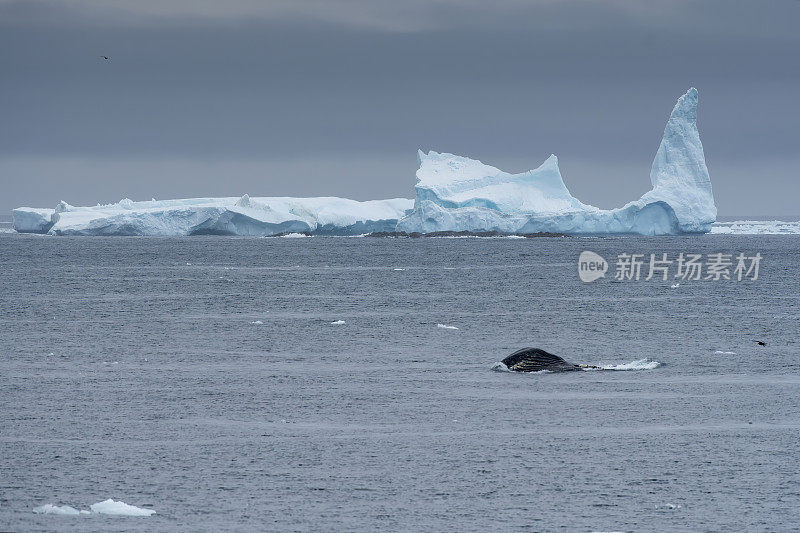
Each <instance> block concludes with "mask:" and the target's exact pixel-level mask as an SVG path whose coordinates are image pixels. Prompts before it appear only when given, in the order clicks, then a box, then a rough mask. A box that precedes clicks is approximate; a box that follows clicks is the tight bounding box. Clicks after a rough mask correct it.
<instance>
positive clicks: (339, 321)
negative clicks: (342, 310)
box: [331, 320, 345, 326]
mask: <svg viewBox="0 0 800 533" xmlns="http://www.w3.org/2000/svg"><path fill="white" fill-rule="evenodd" d="M344 323H345V322H344V320H334V321H333V322H331V326H341V325H342V324H344Z"/></svg>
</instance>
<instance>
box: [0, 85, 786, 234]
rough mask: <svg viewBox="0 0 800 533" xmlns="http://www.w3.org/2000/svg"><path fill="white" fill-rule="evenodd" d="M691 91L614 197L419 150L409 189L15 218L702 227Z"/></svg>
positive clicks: (173, 227)
mask: <svg viewBox="0 0 800 533" xmlns="http://www.w3.org/2000/svg"><path fill="white" fill-rule="evenodd" d="M697 99H698V95H697V90H696V89H694V88H692V89H689V91H688V92H687V93H686V94H684V95H683V96H682V97H681V98H679V99H678V102H677V104H676V105H675V107H674V109H673V110H672V114H671V115H670V117H669V120H668V122H667V125H666V128H665V129H664V135H663V137H662V139H661V144H660V146H659V148H658V151H657V152H656V156H655V159H654V160H653V165H652V168H651V170H650V183H651V185H652V189H651V190H650V191H649V192H647V193H645V194H644V195H643V196H642V197H641V198H640V199H638V200H635V201H632V202H629V203H628V204H626V205H624V206H622V207H620V208H617V209H611V210H603V209H599V208H597V207H594V206H591V205H588V204H584V203H582V202H581V201H579V200H578V199H577V198H575V197H574V196H572V194H570V192H569V190H567V187H566V185H565V184H564V180H563V179H562V177H561V171H560V170H559V167H558V159H557V158H556V156H555V155H551V156H550V157H549V158H548V159H547V160H546V161H545V162H544V163H543V164H542V165H541V166H539V167H538V168H536V169H534V170H530V171H528V172H524V173H521V174H509V173H507V172H503V171H501V170H499V169H497V168H495V167H492V166H489V165H486V164H484V163H481V162H480V161H477V160H474V159H469V158H466V157H461V156H457V155H452V154H447V153H437V152H434V151H430V152H428V153H427V154H426V153H424V152H422V151H421V150H420V151H419V152H418V159H419V169H418V170H417V173H416V176H417V184H416V186H415V193H416V198H415V199H414V200H409V199H405V198H395V199H391V200H371V201H364V202H359V201H356V200H349V199H346V198H337V197H319V198H290V197H261V198H251V197H250V196H248V195H246V194H245V195H244V196H242V197H240V198H235V197H229V198H191V199H183V200H161V201H159V200H149V201H141V202H134V201H132V200H130V199H127V198H125V199H123V200H120V201H119V202H117V203H114V204H106V205H97V206H94V207H75V206H72V205H70V204H68V203H66V202H61V203H59V204H58V206H56V208H55V209H41V208H30V207H20V208H17V209H15V210H14V211H13V219H14V229H16V230H17V231H19V232H25V233H48V234H51V235H156V236H174V235H257V236H271V235H283V236H286V237H300V236H306V235H305V234H307V233H311V234H314V235H363V234H366V233H371V232H393V231H405V232H408V233H411V232H420V233H430V232H435V231H469V232H490V231H497V232H500V233H509V234H522V233H536V232H550V233H571V234H608V233H611V234H626V233H629V234H642V235H664V234H681V233H706V232H708V231H711V230H712V224H713V223H714V221H715V220H716V215H717V208H716V206H715V205H714V197H713V195H712V191H711V181H710V180H709V176H708V169H707V168H706V163H705V156H704V153H703V145H702V144H701V142H700V134H699V133H698V131H697V124H696V122H697V101H698V100H697ZM607 185H608V186H610V187H613V186H614V184H613V183H608V184H607ZM743 225H744V224H739V225H738V226H737V224H736V223H731V224H727V225H717V226H715V227H714V228H713V231H714V232H716V233H724V232H736V231H738V230H739V229H740V226H743ZM767 227H769V228H771V229H773V230H776V231H778V232H782V233H787V232H792V231H794V230H798V231H800V225H798V224H795V225H794V226H776V225H775V224H773V225H772V226H765V227H764V228H762V229H764V231H763V232H765V233H766V232H769V231H767V230H766V228H767ZM749 229H750V230H751V231H754V229H753V228H749ZM760 232H762V231H760Z"/></svg>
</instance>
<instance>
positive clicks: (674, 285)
mask: <svg viewBox="0 0 800 533" xmlns="http://www.w3.org/2000/svg"><path fill="white" fill-rule="evenodd" d="M680 286H681V284H680V282H676V283H673V284H672V285H670V286H669V288H670V289H677V288H678V287H680Z"/></svg>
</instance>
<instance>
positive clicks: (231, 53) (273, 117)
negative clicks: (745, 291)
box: [0, 0, 800, 219]
mask: <svg viewBox="0 0 800 533" xmlns="http://www.w3.org/2000/svg"><path fill="white" fill-rule="evenodd" d="M798 27H800V1H798V0H758V1H737V0H697V1H691V0H648V1H643V0H575V1H570V0H494V1H492V2H486V1H483V0H434V1H422V0H403V1H397V0H391V1H390V0H363V1H362V0H312V1H302V0H276V1H270V0H265V1H257V0H227V1H212V0H74V1H64V0H61V1H40V0H0V124H1V125H2V126H1V127H0V218H6V219H7V218H8V215H9V214H10V213H9V212H10V210H11V209H12V208H13V207H17V206H21V205H26V206H36V207H54V206H55V205H56V203H57V202H58V201H59V200H66V201H67V202H69V203H71V204H75V205H93V204H95V203H98V202H102V203H107V202H115V201H118V200H119V199H121V198H123V197H129V198H132V199H134V200H142V199H150V198H152V197H155V198H180V197H195V196H241V195H242V194H244V193H248V194H250V195H251V196H281V195H290V196H327V195H337V196H346V197H352V198H356V199H359V200H366V199H374V198H386V197H398V196H404V197H408V198H411V197H413V186H414V182H415V178H414V172H415V171H416V150H417V148H422V149H423V150H426V151H427V150H431V149H432V150H436V151H444V152H451V153H455V154H459V155H466V156H469V157H473V158H476V159H480V160H482V161H483V162H485V163H488V164H491V165H494V166H497V167H499V168H501V169H503V170H507V171H513V172H519V171H523V170H527V169H530V168H535V167H537V166H538V165H540V164H541V163H542V162H543V161H544V159H545V158H546V157H547V156H548V155H549V154H550V153H555V154H556V155H557V156H558V157H559V161H560V166H561V172H562V175H563V176H564V181H565V182H566V184H567V187H568V188H569V189H570V191H571V192H572V193H573V194H574V195H575V196H577V197H578V198H579V199H580V200H582V201H584V202H586V203H590V204H594V205H598V206H600V207H604V208H609V207H616V206H619V205H622V204H624V203H625V202H627V201H630V200H633V199H635V198H638V197H639V196H640V195H641V194H642V193H643V192H645V191H646V190H648V189H649V188H650V183H649V170H650V164H651V162H652V159H653V156H654V155H655V151H656V149H657V148H658V143H659V141H660V138H661V134H662V132H663V129H664V125H665V123H666V120H667V118H668V116H669V112H670V111H671V109H672V106H673V105H674V103H675V100H676V99H677V98H678V97H679V96H680V95H681V94H683V93H684V92H685V91H686V90H687V89H688V88H689V87H690V86H694V87H697V88H698V90H699V91H700V108H699V111H698V126H699V129H700V137H701V139H702V141H703V145H704V147H705V151H706V160H707V163H708V166H709V171H710V174H711V182H712V185H713V188H714V196H715V198H716V202H717V207H718V209H719V213H720V215H721V216H734V215H751V216H755V215H800V207H798V205H797V200H798V198H800V149H799V148H800V134H799V133H798V131H799V130H800V31H798ZM103 55H107V56H109V57H110V60H109V61H106V60H104V59H103V58H102V56H103Z"/></svg>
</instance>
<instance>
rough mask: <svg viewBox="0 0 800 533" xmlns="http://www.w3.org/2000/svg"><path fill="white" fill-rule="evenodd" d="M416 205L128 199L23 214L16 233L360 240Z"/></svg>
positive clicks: (17, 216) (17, 217) (400, 201)
mask: <svg viewBox="0 0 800 533" xmlns="http://www.w3.org/2000/svg"><path fill="white" fill-rule="evenodd" d="M412 205H413V200H409V199H406V198H396V199H393V200H371V201H366V202H358V201H356V200H348V199H345V198H333V197H331V198H280V197H276V198H250V197H249V196H248V195H244V196H242V197H241V198H192V199H187V200H161V201H159V200H151V201H146V202H134V201H132V200H128V199H124V200H121V201H119V202H118V203H115V204H107V205H98V206H94V207H74V206H71V205H69V204H67V203H66V202H61V203H60V204H59V205H58V206H57V207H56V208H55V209H50V210H44V209H33V208H25V207H21V208H17V209H15V210H14V211H13V216H14V229H16V230H17V231H19V232H26V233H49V234H51V235H156V236H177V235H256V236H268V235H277V234H283V233H302V232H310V233H315V234H321V235H359V234H362V233H370V232H377V231H393V230H394V228H395V225H396V224H397V220H398V219H399V218H401V217H403V215H405V213H406V212H407V211H408V210H410V209H411V207H412Z"/></svg>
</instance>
